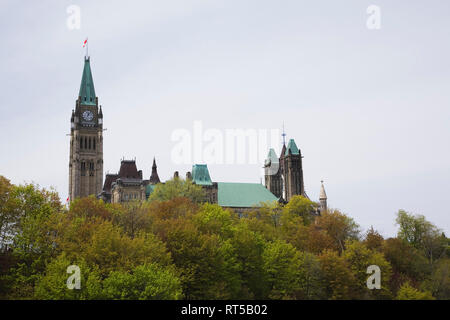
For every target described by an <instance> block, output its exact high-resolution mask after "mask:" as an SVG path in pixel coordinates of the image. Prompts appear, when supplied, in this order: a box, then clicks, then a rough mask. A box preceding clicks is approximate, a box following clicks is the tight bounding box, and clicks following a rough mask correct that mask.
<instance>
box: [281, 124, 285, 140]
mask: <svg viewBox="0 0 450 320" xmlns="http://www.w3.org/2000/svg"><path fill="white" fill-rule="evenodd" d="M281 136H282V137H283V145H286V132H285V131H284V121H283V133H282V134H281Z"/></svg>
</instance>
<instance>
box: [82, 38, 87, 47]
mask: <svg viewBox="0 0 450 320" xmlns="http://www.w3.org/2000/svg"><path fill="white" fill-rule="evenodd" d="M87 40H88V39H87V38H86V40H84V42H83V48H84V47H85V46H86V44H87Z"/></svg>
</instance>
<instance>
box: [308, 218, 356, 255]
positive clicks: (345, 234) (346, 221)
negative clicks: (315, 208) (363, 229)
mask: <svg viewBox="0 0 450 320" xmlns="http://www.w3.org/2000/svg"><path fill="white" fill-rule="evenodd" d="M316 227H318V228H319V229H322V230H325V231H326V232H327V234H328V235H329V236H330V237H331V238H332V239H333V240H334V242H335V243H336V247H337V248H338V250H339V253H341V252H342V251H344V250H345V241H346V240H352V239H355V240H357V239H358V238H359V226H358V224H356V222H355V221H353V219H352V218H350V217H348V216H346V215H345V214H342V213H341V212H339V211H337V210H332V211H327V212H325V213H324V214H322V215H321V216H319V217H318V218H317V220H316Z"/></svg>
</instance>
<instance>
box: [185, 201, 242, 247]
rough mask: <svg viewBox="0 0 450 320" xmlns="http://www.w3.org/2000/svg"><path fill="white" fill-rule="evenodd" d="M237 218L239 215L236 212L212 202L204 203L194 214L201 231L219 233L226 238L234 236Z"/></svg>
mask: <svg viewBox="0 0 450 320" xmlns="http://www.w3.org/2000/svg"><path fill="white" fill-rule="evenodd" d="M237 220H238V217H237V215H236V214H235V213H234V212H232V211H230V210H224V209H222V207H220V206H219V205H217V204H210V203H205V204H203V205H202V206H201V207H200V210H199V211H198V212H197V213H196V214H195V215H194V216H193V221H194V223H195V224H196V226H197V227H198V229H199V231H201V232H203V233H207V234H218V235H220V236H221V237H222V238H224V239H228V238H231V237H232V236H233V232H234V230H235V227H234V224H235V223H236V222H237Z"/></svg>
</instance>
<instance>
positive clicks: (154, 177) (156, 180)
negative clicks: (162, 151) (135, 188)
mask: <svg viewBox="0 0 450 320" xmlns="http://www.w3.org/2000/svg"><path fill="white" fill-rule="evenodd" d="M149 182H150V184H157V183H160V182H161V181H160V180H159V176H158V172H157V167H156V160H155V157H153V165H152V174H151V176H150V181H149Z"/></svg>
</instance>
